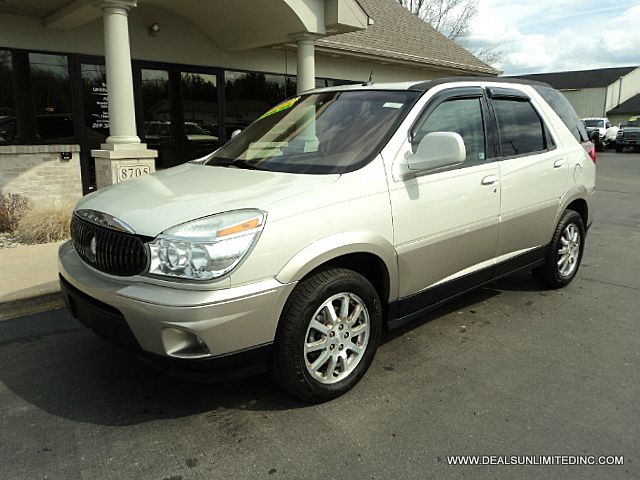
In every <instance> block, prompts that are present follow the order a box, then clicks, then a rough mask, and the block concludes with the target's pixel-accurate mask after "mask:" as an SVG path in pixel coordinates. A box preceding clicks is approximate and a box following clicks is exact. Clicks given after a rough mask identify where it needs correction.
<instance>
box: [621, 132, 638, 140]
mask: <svg viewBox="0 0 640 480" xmlns="http://www.w3.org/2000/svg"><path fill="white" fill-rule="evenodd" d="M624 136H625V138H626V139H627V140H637V139H638V138H640V133H638V132H627V133H625V135H624Z"/></svg>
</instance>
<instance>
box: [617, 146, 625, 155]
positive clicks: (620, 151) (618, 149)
mask: <svg viewBox="0 0 640 480" xmlns="http://www.w3.org/2000/svg"><path fill="white" fill-rule="evenodd" d="M623 148H624V147H623V146H622V145H616V153H622V149H623Z"/></svg>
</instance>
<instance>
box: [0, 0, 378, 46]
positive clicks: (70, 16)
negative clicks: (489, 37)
mask: <svg viewBox="0 0 640 480" xmlns="http://www.w3.org/2000/svg"><path fill="white" fill-rule="evenodd" d="M118 2H121V3H122V4H123V5H125V6H129V7H130V6H132V5H135V4H136V3H137V4H138V5H145V6H150V7H153V6H157V7H161V8H163V9H165V10H167V11H169V12H173V13H176V14H177V15H180V16H182V17H184V18H186V19H187V20H189V21H190V22H192V23H193V24H194V25H195V26H197V27H198V28H200V29H201V30H203V31H204V32H206V33H207V35H208V36H209V37H210V38H211V40H212V41H213V42H214V43H215V44H216V45H218V46H219V47H220V48H222V49H225V50H246V49H251V48H259V47H265V46H271V45H280V44H285V43H287V42H290V41H291V35H293V34H301V33H302V34H312V35H317V36H323V37H324V36H330V35H335V34H339V33H346V32H353V31H357V30H362V29H365V28H367V26H368V25H369V24H370V22H371V20H370V18H369V16H368V15H367V13H366V12H365V11H364V10H363V9H362V8H361V7H360V5H359V4H358V2H357V0H250V1H249V0H235V1H228V0H180V1H176V0H137V1H136V0H108V2H107V1H105V0H73V1H72V2H71V3H69V2H68V1H61V0H37V1H36V0H4V1H3V2H2V3H0V13H10V14H14V15H24V16H31V17H38V18H41V19H42V22H43V24H44V26H45V27H47V28H52V29H61V30H71V29H74V28H77V27H80V26H82V25H85V24H87V23H89V22H92V21H94V20H96V19H98V18H100V16H101V6H102V5H103V4H105V3H109V4H111V5H113V4H117V3H118ZM132 14H133V15H135V12H132Z"/></svg>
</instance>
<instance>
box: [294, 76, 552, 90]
mask: <svg viewBox="0 0 640 480" xmlns="http://www.w3.org/2000/svg"><path fill="white" fill-rule="evenodd" d="M469 82H477V83H479V82H491V83H504V84H512V85H537V86H542V87H549V88H553V87H551V86H550V85H549V84H547V83H544V82H537V81H535V80H523V79H521V78H511V77H486V76H482V77H445V78H436V79H433V80H424V81H420V82H416V81H413V82H383V83H375V82H374V83H369V82H364V83H356V84H350V85H339V86H335V87H325V88H316V89H314V90H310V91H309V92H305V93H311V92H314V93H316V92H336V91H348V90H414V91H420V92H426V91H427V90H429V89H431V88H433V87H435V86H436V85H443V84H455V83H469Z"/></svg>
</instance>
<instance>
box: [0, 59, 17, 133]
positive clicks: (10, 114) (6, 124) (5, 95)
mask: <svg viewBox="0 0 640 480" xmlns="http://www.w3.org/2000/svg"><path fill="white" fill-rule="evenodd" d="M0 85H2V88H0V144H3V143H5V144H6V143H9V142H11V141H12V140H13V137H14V136H15V126H16V122H15V114H16V111H15V108H14V97H13V80H12V68H11V52H10V51H8V50H0Z"/></svg>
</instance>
